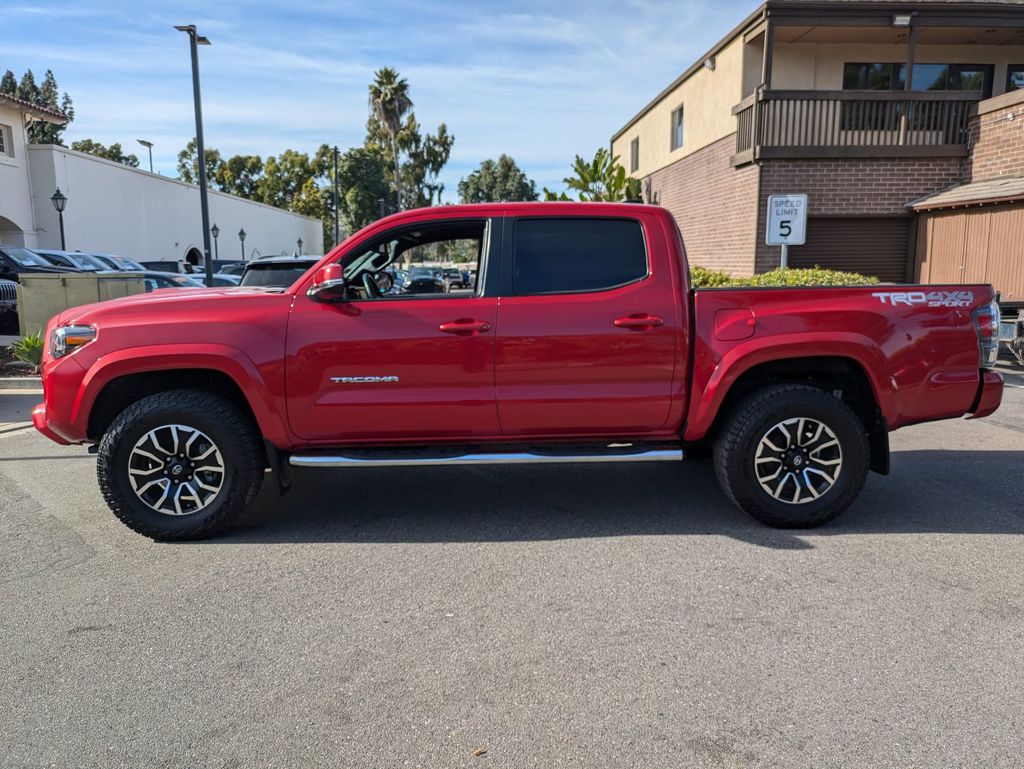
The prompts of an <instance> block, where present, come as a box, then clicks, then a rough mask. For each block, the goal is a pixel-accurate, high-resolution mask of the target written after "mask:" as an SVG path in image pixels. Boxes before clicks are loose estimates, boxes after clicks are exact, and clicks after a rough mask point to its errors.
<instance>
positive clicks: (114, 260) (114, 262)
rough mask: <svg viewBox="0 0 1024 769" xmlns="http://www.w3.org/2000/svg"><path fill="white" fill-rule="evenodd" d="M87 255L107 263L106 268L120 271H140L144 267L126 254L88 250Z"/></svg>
mask: <svg viewBox="0 0 1024 769" xmlns="http://www.w3.org/2000/svg"><path fill="white" fill-rule="evenodd" d="M89 256H91V257H92V258H93V259H98V260H99V261H101V262H103V264H105V265H107V269H110V270H119V271H121V272H141V271H143V270H145V269H146V268H145V267H143V266H142V265H141V264H139V263H138V262H137V261H135V260H134V259H129V258H128V257H127V256H117V255H116V254H97V253H93V252H91V251H90V252H89Z"/></svg>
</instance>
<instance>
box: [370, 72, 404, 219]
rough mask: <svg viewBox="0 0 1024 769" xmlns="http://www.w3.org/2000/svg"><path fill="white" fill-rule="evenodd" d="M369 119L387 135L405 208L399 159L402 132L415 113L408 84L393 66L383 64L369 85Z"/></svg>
mask: <svg viewBox="0 0 1024 769" xmlns="http://www.w3.org/2000/svg"><path fill="white" fill-rule="evenodd" d="M369 106H370V120H371V122H372V123H373V124H375V125H376V126H377V127H378V128H379V129H380V130H381V131H382V132H383V134H384V135H385V137H386V139H387V147H388V149H389V150H390V152H391V162H392V164H393V166H394V183H395V201H396V204H397V205H398V207H399V208H401V207H402V167H401V162H400V160H399V152H400V149H401V148H400V146H399V133H400V132H401V131H402V129H403V127H405V126H406V117H407V116H408V115H409V113H411V112H412V106H413V105H412V98H411V97H410V96H409V83H408V81H407V80H406V79H405V78H404V77H401V76H399V74H398V72H397V71H396V70H394V69H392V68H391V67H381V68H380V69H378V70H377V71H376V72H375V73H374V74H373V82H372V83H370V87H369Z"/></svg>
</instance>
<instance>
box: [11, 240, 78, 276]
mask: <svg viewBox="0 0 1024 769" xmlns="http://www.w3.org/2000/svg"><path fill="white" fill-rule="evenodd" d="M29 272H67V270H62V269H60V268H59V267H54V266H53V264H51V263H50V262H49V261H47V260H46V259H44V258H43V257H41V256H40V255H39V254H37V253H36V252H35V251H29V250H28V249H27V248H19V247H18V246H0V278H4V279H6V280H13V281H17V282H19V283H20V282H21V281H20V280H18V276H19V275H23V274H25V273H29Z"/></svg>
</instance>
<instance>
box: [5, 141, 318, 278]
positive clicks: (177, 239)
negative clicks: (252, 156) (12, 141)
mask: <svg viewBox="0 0 1024 769" xmlns="http://www.w3.org/2000/svg"><path fill="white" fill-rule="evenodd" d="M28 156H29V168H30V170H31V183H32V195H33V204H34V206H33V207H34V209H35V214H36V222H37V226H38V228H39V234H38V245H39V247H40V248H60V228H59V223H58V219H57V213H56V212H55V211H54V209H53V204H52V203H51V202H50V196H51V195H52V194H53V192H54V190H55V189H56V188H58V187H59V188H60V190H61V192H63V193H64V194H65V195H67V197H68V203H67V208H66V209H65V211H64V231H65V234H66V240H67V248H68V250H69V251H75V250H78V251H97V252H105V253H112V254H122V255H124V256H131V257H134V258H136V259H142V260H145V261H151V260H163V259H168V260H178V259H184V258H185V255H186V254H187V253H188V252H189V250H190V249H192V248H196V249H198V250H199V252H200V253H202V250H203V229H202V218H201V214H200V207H199V188H198V187H197V186H195V185H191V184H185V183H184V182H180V181H178V180H176V179H170V178H167V177H164V176H159V175H157V174H151V173H149V172H148V171H142V170H140V169H137V168H129V167H127V166H124V165H121V164H120V163H114V162H112V161H109V160H102V159H101V158H97V157H93V156H92V155H86V154H84V153H81V152H73V151H72V150H69V149H65V148H64V147H57V146H54V145H30V146H29V148H28ZM209 201H210V224H211V225H213V224H216V225H217V226H218V227H219V228H220V238H219V248H218V250H219V255H220V258H221V259H240V258H241V257H242V252H241V244H240V242H239V239H238V231H239V230H240V229H244V230H245V232H246V239H245V255H246V258H250V257H251V255H252V253H253V250H254V249H255V250H256V251H258V252H259V254H261V255H263V256H267V255H270V254H280V253H282V252H283V253H288V254H291V253H293V252H294V251H295V250H296V249H297V245H296V241H297V240H298V239H299V238H302V241H303V246H302V251H303V253H307V254H320V253H323V229H322V227H321V224H320V220H319V219H311V218H309V217H306V216H299V215H298V214H293V213H290V212H288V211H283V210H281V209H279V208H274V207H272V206H265V205H263V204H261V203H254V202H252V201H250V200H245V199H243V198H238V197H235V196H233V195H227V194H225V193H222V192H214V191H212V190H211V191H210V195H209ZM2 215H3V210H2V208H0V216H2ZM212 247H213V244H212V243H211V248H212Z"/></svg>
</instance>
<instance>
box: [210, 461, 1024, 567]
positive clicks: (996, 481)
mask: <svg viewBox="0 0 1024 769" xmlns="http://www.w3.org/2000/svg"><path fill="white" fill-rule="evenodd" d="M1022 468H1024V451H986V452H980V451H973V452H972V451H905V452H895V453H894V454H893V474H892V475H890V476H888V477H882V476H879V475H875V474H871V475H869V476H868V481H867V484H866V486H865V488H864V492H863V493H862V495H861V497H860V499H859V500H857V502H856V503H855V504H854V505H853V507H851V508H850V509H849V510H848V511H847V512H846V513H845V514H844V515H843V516H841V517H840V518H839V519H837V520H836V521H834V522H833V523H832V524H830V525H828V526H825V527H823V528H820V529H812V530H792V531H780V530H775V529H770V528H768V527H766V526H763V525H761V524H760V523H758V522H757V521H754V520H752V519H750V518H748V517H747V516H746V515H744V514H743V513H742V512H740V511H739V510H737V509H735V508H734V507H733V506H732V505H731V504H730V503H729V502H728V500H727V499H726V498H725V496H724V495H723V494H722V492H721V491H720V490H719V488H718V485H717V483H716V482H715V479H714V474H713V472H712V468H711V464H710V462H707V461H697V462H690V463H683V464H681V465H669V464H651V465H605V466H602V465H566V466H555V465H547V466H535V467H475V468H467V467H453V468H450V469H437V468H422V469H420V468H416V469H394V468H390V469H359V470H338V471H334V472H324V471H314V470H305V471H296V473H295V478H294V481H295V483H294V487H293V488H292V490H291V491H290V492H289V493H288V494H286V495H285V496H284V497H278V496H277V490H276V488H275V487H274V485H273V484H272V483H270V482H268V483H267V484H266V485H265V486H264V489H263V491H262V492H261V494H260V497H259V499H258V501H257V503H256V505H255V506H254V508H253V511H252V512H251V514H250V516H249V519H248V521H247V522H246V523H245V524H244V525H243V526H242V527H240V528H238V529H235V530H234V531H232V532H229V533H228V534H227V535H226V536H224V537H222V538H220V539H218V540H215V541H216V542H223V543H236V544H237V543H280V542H351V543H359V542H367V543H380V542H395V543H415V542H508V541H531V540H558V539H574V538H587V537H611V536H658V535H686V534H700V535H709V534H711V535H722V536H727V537H731V538H734V539H738V540H741V541H743V542H748V543H750V544H752V545H758V546H761V547H768V548H777V549H809V548H813V547H814V545H813V540H814V538H816V537H826V536H841V535H843V534H855V533H882V534H884V533H926V532H938V533H954V534H956V533H963V534H1024V472H1022Z"/></svg>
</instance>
